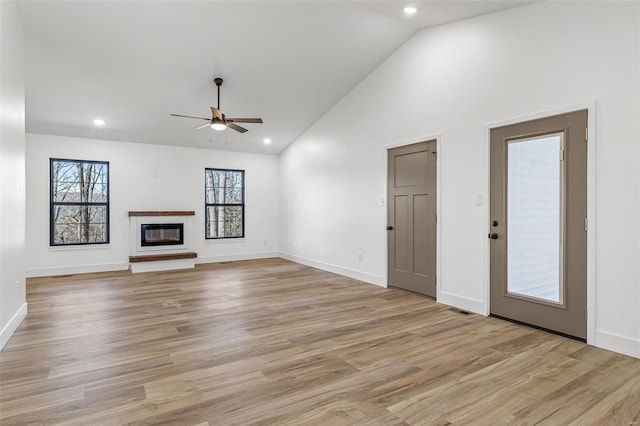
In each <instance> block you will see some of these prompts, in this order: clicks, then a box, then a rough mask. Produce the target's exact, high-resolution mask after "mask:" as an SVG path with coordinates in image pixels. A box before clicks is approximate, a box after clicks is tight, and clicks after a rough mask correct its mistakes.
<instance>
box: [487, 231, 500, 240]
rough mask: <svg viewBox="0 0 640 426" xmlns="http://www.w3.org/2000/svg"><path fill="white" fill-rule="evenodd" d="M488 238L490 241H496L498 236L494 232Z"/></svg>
mask: <svg viewBox="0 0 640 426" xmlns="http://www.w3.org/2000/svg"><path fill="white" fill-rule="evenodd" d="M489 238H491V239H492V240H497V239H498V234H496V233H495V232H494V233H492V234H489Z"/></svg>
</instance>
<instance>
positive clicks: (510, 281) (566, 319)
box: [488, 110, 587, 339]
mask: <svg viewBox="0 0 640 426" xmlns="http://www.w3.org/2000/svg"><path fill="white" fill-rule="evenodd" d="M490 180H491V182H490V183H491V194H490V203H491V205H490V215H491V217H490V220H491V223H490V224H489V229H490V231H489V235H488V236H489V238H490V245H491V248H490V275H491V283H490V293H491V297H490V312H491V314H492V315H493V316H498V317H503V318H508V319H511V320H515V321H519V322H523V323H526V324H530V325H534V326H537V327H541V328H545V329H548V330H552V331H555V332H559V333H562V334H566V335H569V336H573V337H576V338H579V339H586V337H587V326H586V325H587V323H586V318H587V311H586V307H587V111H586V110H582V111H576V112H572V113H568V114H561V115H556V116H552V117H547V118H543V119H538V120H533V121H527V122H523V123H518V124H513V125H509V126H504V127H499V128H494V129H491V172H490Z"/></svg>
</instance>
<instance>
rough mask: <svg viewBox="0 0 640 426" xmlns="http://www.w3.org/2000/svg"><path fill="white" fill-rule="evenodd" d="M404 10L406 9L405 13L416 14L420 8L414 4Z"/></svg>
mask: <svg viewBox="0 0 640 426" xmlns="http://www.w3.org/2000/svg"><path fill="white" fill-rule="evenodd" d="M402 10H404V13H405V14H407V15H415V13H416V12H418V9H416V8H415V7H413V6H407V7H405V8H404V9H402Z"/></svg>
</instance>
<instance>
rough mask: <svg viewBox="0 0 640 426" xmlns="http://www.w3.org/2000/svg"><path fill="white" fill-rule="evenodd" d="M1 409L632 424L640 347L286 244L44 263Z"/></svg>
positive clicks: (92, 417)
mask: <svg viewBox="0 0 640 426" xmlns="http://www.w3.org/2000/svg"><path fill="white" fill-rule="evenodd" d="M27 301H28V303H29V313H28V315H27V318H26V319H25V320H24V321H23V323H22V324H21V325H20V326H19V327H18V329H17V330H16V332H15V334H14V336H13V337H12V338H11V340H10V341H9V342H8V343H7V345H6V346H5V349H4V350H3V351H2V352H0V424H2V425H3V426H4V425H11V426H13V425H33V424H56V425H69V426H72V425H73V426H80V425H81V426H88V425H91V426H96V425H105V426H111V425H124V424H128V425H178V426H213V425H216V426H218V425H224V426H227V425H243V426H244V425H298V424H305V425H307V424H310V425H316V424H317V425H323V426H326V425H363V426H376V425H385V426H387V425H392V426H393V425H396V426H401V425H419V424H425V425H426V424H428V425H442V426H444V425H473V426H477V425H479V426H483V425H491V426H494V425H533V424H552V425H564V424H577V425H583V424H599V425H624V426H629V424H630V422H638V421H639V420H638V419H639V418H640V360H637V359H633V358H630V357H626V356H623V355H619V354H615V353H612V352H609V351H605V350H601V349H598V348H594V347H591V346H587V345H585V344H583V343H580V342H576V341H573V340H569V339H565V338H563V337H559V336H555V335H552V334H548V333H545V332H542V331H538V330H534V329H531V328H527V327H523V326H520V325H516V324H512V323H509V322H506V321H501V320H498V319H494V318H486V317H482V316H479V315H474V314H464V313H461V312H460V311H458V310H455V309H452V308H450V307H448V306H445V305H440V304H438V303H436V302H434V301H433V300H431V299H428V298H424V297H421V296H418V295H415V294H412V293H409V292H405V291H401V290H395V289H385V288H380V287H377V286H373V285H368V284H364V283H361V282H359V281H356V280H352V279H349V278H346V277H342V276H338V275H334V274H331V273H329V272H326V271H320V270H317V269H313V268H310V267H307V266H304V265H300V264H296V263H293V262H289V261H286V260H283V259H259V260H251V261H243V262H225V263H219V264H203V265H197V266H196V268H194V269H191V270H182V271H164V272H152V273H141V274H135V275H133V274H130V273H129V272H127V271H119V272H113V273H96V274H83V275H72V276H65V277H42V278H35V279H29V280H28V283H27Z"/></svg>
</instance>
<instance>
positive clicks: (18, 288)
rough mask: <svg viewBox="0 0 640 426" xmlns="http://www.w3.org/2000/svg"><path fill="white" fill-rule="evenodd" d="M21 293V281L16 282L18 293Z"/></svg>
mask: <svg viewBox="0 0 640 426" xmlns="http://www.w3.org/2000/svg"><path fill="white" fill-rule="evenodd" d="M19 291H20V280H16V293H17V292H19Z"/></svg>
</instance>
